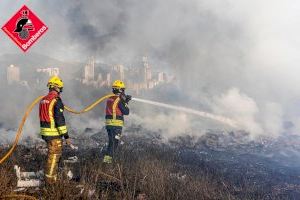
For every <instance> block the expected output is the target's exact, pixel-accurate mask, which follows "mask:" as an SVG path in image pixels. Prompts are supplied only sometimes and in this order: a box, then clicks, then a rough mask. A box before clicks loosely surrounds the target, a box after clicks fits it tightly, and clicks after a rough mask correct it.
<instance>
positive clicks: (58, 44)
mask: <svg viewBox="0 0 300 200" xmlns="http://www.w3.org/2000/svg"><path fill="white" fill-rule="evenodd" d="M23 3H25V1H24V2H23ZM26 4H27V5H28V6H29V7H30V8H32V9H33V10H34V11H35V12H37V14H38V15H39V16H40V17H41V18H42V19H43V20H44V21H45V23H46V24H47V25H48V26H49V28H50V29H49V32H48V33H47V34H46V36H44V38H43V39H41V41H39V42H38V43H37V44H36V45H35V46H34V47H32V49H31V50H30V51H31V52H41V50H42V52H44V53H45V54H48V55H51V56H53V57H55V58H58V59H61V60H68V61H70V60H76V61H78V60H79V61H82V60H86V58H87V57H88V56H91V55H94V56H95V57H96V59H97V60H98V61H101V62H104V63H126V64H130V63H131V62H132V61H133V60H134V59H136V57H139V56H142V55H148V57H149V59H150V60H152V61H151V62H152V64H153V65H154V67H158V68H164V69H169V70H172V71H173V72H174V73H175V74H176V77H177V80H178V81H179V83H178V86H179V88H180V91H181V95H182V96H184V98H186V99H187V102H191V101H192V102H194V105H196V107H197V104H198V105H201V106H199V107H200V109H204V110H207V111H211V112H214V113H217V114H222V115H224V116H228V117H232V118H233V119H235V120H237V121H238V122H239V124H240V127H241V128H242V129H245V130H247V131H249V132H251V133H252V136H253V137H256V136H260V135H265V136H278V135H280V134H282V133H283V132H284V131H285V130H284V128H285V124H286V123H287V122H289V123H288V124H290V126H289V132H292V133H295V132H296V128H297V127H299V121H300V117H299V114H300V110H299V109H298V106H297V101H299V99H300V95H299V94H300V87H299V85H300V79H299V77H298V76H299V75H298V74H299V71H300V70H299V66H298V63H299V59H300V58H299V56H298V54H299V53H298V52H299V48H300V47H299V45H298V44H299V37H298V35H299V32H300V30H299V22H300V20H299V19H300V16H299V15H300V14H299V13H300V12H298V11H299V8H300V4H299V3H297V2H295V1H291V0H287V1H282V0H265V1H260V0H254V1H250V0H249V1H247V0H245V1H234V0H191V1H183V0H163V1H161V0H146V1H139V0H100V1H98V0H90V1H78V0H77V1H65V2H64V3H63V4H62V3H61V2H60V1H58V0H54V1H51V2H47V3H45V2H41V1H30V2H26ZM0 5H1V11H2V12H1V13H3V14H2V15H1V17H0V21H1V23H4V22H5V21H6V17H9V15H11V14H12V13H14V12H15V10H16V9H17V8H19V7H20V6H21V5H22V2H21V1H20V2H17V3H13V2H11V1H8V0H4V1H2V2H1V4H0ZM0 39H1V40H3V41H6V40H8V39H7V38H6V36H4V34H1V35H0ZM7 43H8V44H6V43H5V44H4V48H2V49H1V51H0V53H2V54H4V53H6V52H15V51H18V50H16V47H15V46H14V45H10V41H9V42H7ZM28 56H31V54H30V53H29V54H28ZM170 98H177V97H170ZM182 98H183V97H181V99H182ZM180 103H182V104H183V106H187V107H190V105H189V104H188V105H185V104H184V103H185V102H184V101H181V102H180ZM147 113H150V112H147ZM133 118H134V117H133ZM150 118H152V117H150ZM150 118H149V117H148V118H144V119H145V120H144V121H143V122H141V123H142V124H144V125H145V127H150V126H152V127H160V125H159V123H158V122H159V121H164V122H165V123H167V124H168V125H169V127H177V126H176V125H175V124H174V122H175V123H176V124H178V123H177V122H178V121H181V124H182V126H181V128H183V129H176V131H177V130H180V132H189V129H190V127H191V126H192V125H191V124H190V123H191V122H190V121H196V120H195V119H194V118H192V119H191V120H186V118H185V117H183V116H182V115H180V116H178V118H174V120H170V121H168V122H167V119H164V117H163V114H161V115H158V116H157V119H154V120H151V119H150ZM166 118H170V116H169V115H166ZM188 118H190V116H189V117H188ZM158 119H160V120H158ZM172 121H173V123H172ZM160 128H163V127H160ZM165 131H166V132H168V133H170V135H172V134H171V133H172V131H173V132H174V135H177V134H178V133H177V132H176V131H174V130H171V129H168V130H165Z"/></svg>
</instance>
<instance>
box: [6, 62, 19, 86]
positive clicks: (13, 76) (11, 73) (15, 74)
mask: <svg viewBox="0 0 300 200" xmlns="http://www.w3.org/2000/svg"><path fill="white" fill-rule="evenodd" d="M15 82H16V83H18V82H20V68H19V67H16V66H14V65H10V66H9V67H8V68H7V83H8V84H12V83H15Z"/></svg>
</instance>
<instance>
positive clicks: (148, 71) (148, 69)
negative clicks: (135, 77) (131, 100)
mask: <svg viewBox="0 0 300 200" xmlns="http://www.w3.org/2000/svg"><path fill="white" fill-rule="evenodd" d="M143 64H144V73H145V74H144V76H145V77H144V81H145V83H146V84H147V85H149V82H150V81H151V79H152V73H151V67H150V65H149V63H148V58H147V56H144V57H143Z"/></svg>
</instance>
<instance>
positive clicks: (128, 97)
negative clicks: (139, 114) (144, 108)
mask: <svg viewBox="0 0 300 200" xmlns="http://www.w3.org/2000/svg"><path fill="white" fill-rule="evenodd" d="M131 99H132V97H131V95H125V102H126V103H128V102H129V101H130V100H131Z"/></svg>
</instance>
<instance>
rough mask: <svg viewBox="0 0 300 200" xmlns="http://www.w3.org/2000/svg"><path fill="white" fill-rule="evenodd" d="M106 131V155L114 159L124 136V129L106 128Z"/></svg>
mask: <svg viewBox="0 0 300 200" xmlns="http://www.w3.org/2000/svg"><path fill="white" fill-rule="evenodd" d="M106 130H107V134H108V146H107V149H106V155H108V156H111V157H114V154H115V151H116V150H117V147H118V144H119V140H120V137H121V134H122V127H106ZM116 136H117V137H116Z"/></svg>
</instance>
